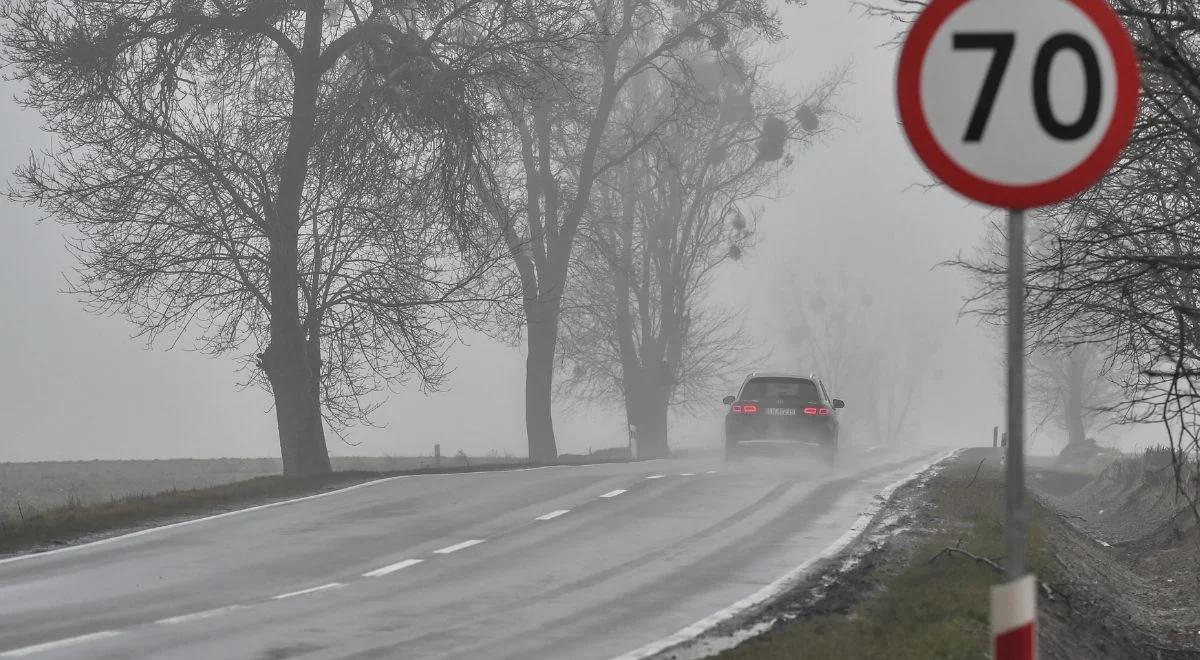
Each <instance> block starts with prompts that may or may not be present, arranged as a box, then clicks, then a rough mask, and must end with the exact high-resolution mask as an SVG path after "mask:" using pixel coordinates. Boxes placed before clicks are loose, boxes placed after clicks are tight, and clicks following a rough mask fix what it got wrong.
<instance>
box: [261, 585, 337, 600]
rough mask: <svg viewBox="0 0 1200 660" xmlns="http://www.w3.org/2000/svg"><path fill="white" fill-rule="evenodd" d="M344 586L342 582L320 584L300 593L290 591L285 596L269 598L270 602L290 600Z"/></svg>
mask: <svg viewBox="0 0 1200 660" xmlns="http://www.w3.org/2000/svg"><path fill="white" fill-rule="evenodd" d="M344 586H346V585H345V584H344V583H342V582H330V583H329V584H322V585H321V586H319V587H311V588H308V589H301V590H300V591H291V592H288V593H286V594H279V595H278V596H271V600H283V599H284V598H291V597H292V596H304V595H306V594H312V593H316V592H318V591H325V590H326V589H337V588H338V587H344Z"/></svg>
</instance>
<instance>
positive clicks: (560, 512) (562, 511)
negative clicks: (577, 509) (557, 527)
mask: <svg viewBox="0 0 1200 660" xmlns="http://www.w3.org/2000/svg"><path fill="white" fill-rule="evenodd" d="M570 512H571V510H570V509H559V510H558V511H551V512H550V513H547V514H545V515H542V516H538V517H537V518H534V520H553V519H555V518H557V517H559V516H561V515H563V514H565V513H570Z"/></svg>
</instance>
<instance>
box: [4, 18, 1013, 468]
mask: <svg viewBox="0 0 1200 660" xmlns="http://www.w3.org/2000/svg"><path fill="white" fill-rule="evenodd" d="M780 11H781V15H782V17H783V19H784V22H785V29H786V32H787V34H788V35H789V38H788V39H787V41H786V42H785V43H783V44H781V45H780V49H781V51H782V52H783V53H786V54H787V57H786V60H785V62H784V63H783V64H782V65H781V66H780V67H779V70H778V74H777V75H778V78H779V80H780V81H781V82H783V83H785V84H789V85H792V86H795V87H803V86H804V85H806V84H809V83H811V82H814V81H816V80H817V79H819V78H820V77H822V76H823V75H824V74H826V73H827V72H828V71H829V70H830V69H832V68H833V67H836V66H838V65H841V64H844V63H849V64H851V67H852V68H851V74H850V77H851V80H850V84H849V85H848V86H847V87H846V88H845V90H844V92H843V94H842V95H841V97H840V98H839V100H838V105H839V107H840V109H842V110H843V111H844V112H846V113H847V114H848V115H850V117H851V121H849V122H846V123H845V124H844V125H843V127H842V129H841V130H840V131H838V132H837V133H836V134H835V135H833V136H831V138H830V139H829V140H828V141H827V142H826V143H825V144H822V145H820V146H818V147H816V148H814V149H812V150H810V151H808V152H806V153H804V154H801V155H800V157H799V160H798V162H797V164H796V167H795V168H794V171H793V172H792V174H791V175H790V176H791V177H792V181H791V184H790V185H791V188H792V192H791V194H790V195H788V196H787V197H786V198H784V199H782V200H779V201H778V202H773V203H771V204H770V205H769V206H768V207H767V209H766V213H765V215H764V217H763V219H762V222H761V224H760V226H759V229H760V232H761V236H762V241H761V244H760V245H759V246H758V247H757V248H756V249H755V250H754V251H753V252H752V253H751V254H750V255H749V256H748V258H747V259H745V260H744V261H742V262H740V263H736V264H731V265H730V266H729V267H728V268H727V269H726V270H725V271H724V272H723V273H722V277H721V283H720V290H719V291H718V292H717V294H718V298H719V300H720V301H723V302H725V303H730V302H733V303H744V304H745V305H746V307H747V310H748V314H749V320H750V321H751V323H752V324H756V325H757V326H758V327H760V328H762V329H763V330H764V331H766V330H768V329H769V328H770V325H771V323H772V320H771V319H772V316H771V313H772V304H773V303H772V300H773V298H774V297H775V295H776V293H777V292H778V288H779V287H781V286H784V285H786V283H787V282H789V281H790V282H794V283H795V285H796V286H801V287H803V286H805V285H806V284H807V283H808V282H810V281H811V280H810V279H809V278H812V277H814V276H815V274H816V273H818V272H821V271H825V272H828V273H834V272H838V271H846V272H852V273H855V274H856V276H857V277H859V278H860V279H861V280H863V281H865V282H868V283H869V286H870V287H871V289H872V293H873V295H875V296H876V297H879V298H880V299H887V300H889V301H893V300H894V301H896V302H897V305H896V306H897V307H898V308H901V309H906V310H909V311H908V312H907V313H911V314H913V315H919V316H920V318H921V319H922V320H923V321H924V322H925V323H926V324H928V325H929V326H930V327H933V328H935V329H936V330H935V336H936V337H937V339H938V342H937V344H936V346H937V349H936V350H935V351H934V352H933V354H930V355H923V356H920V360H919V361H918V362H919V363H920V364H927V365H929V367H930V368H931V369H936V370H939V371H940V372H941V374H942V377H941V383H940V386H939V388H938V389H937V390H936V391H932V392H929V393H927V394H926V395H925V396H924V398H923V399H922V403H921V409H920V411H919V417H920V422H921V425H920V429H921V434H920V435H921V437H920V439H921V440H928V441H932V442H937V443H939V444H941V443H944V444H958V445H961V444H969V443H977V442H983V441H984V440H990V430H991V426H992V425H993V424H996V423H999V422H1000V421H1001V411H1002V405H1001V404H1002V399H1001V398H1000V397H1001V390H1000V384H1001V382H1002V380H1001V374H1000V373H999V369H1000V368H1001V367H1000V365H1001V363H1000V360H999V353H998V348H999V345H998V343H997V341H996V340H995V338H994V337H992V336H991V335H990V334H988V333H986V332H984V331H982V330H980V329H979V328H977V327H976V326H975V324H974V322H973V321H962V322H959V321H958V320H957V319H956V313H957V310H958V307H959V305H960V300H961V297H962V295H963V293H964V292H965V291H966V289H967V284H966V282H965V280H964V278H963V277H962V275H961V274H959V273H956V272H953V271H950V270H947V269H934V270H931V267H932V266H933V265H934V264H936V263H937V262H939V261H941V260H943V259H945V258H947V257H951V256H953V255H954V254H955V253H956V252H958V251H960V250H970V249H973V247H974V246H975V245H976V244H977V242H978V241H979V239H980V237H981V236H982V234H983V231H984V228H985V225H986V222H987V220H986V218H985V213H986V209H982V208H980V207H977V206H972V205H969V204H967V203H966V202H964V201H963V200H962V199H961V198H958V197H956V196H954V195H953V194H952V193H949V192H946V191H944V190H930V191H925V190H920V189H914V188H911V186H912V185H913V184H921V183H926V182H928V178H927V175H926V174H925V173H924V171H923V170H922V169H921V167H920V166H919V165H918V164H917V163H916V161H915V160H914V158H913V157H912V155H911V154H910V152H909V149H908V146H907V144H906V143H905V141H904V138H903V136H902V134H901V132H900V130H899V127H898V126H897V123H896V117H895V110H894V102H893V90H892V78H893V73H894V71H893V68H894V59H895V51H894V50H892V49H890V48H887V47H882V46H881V44H882V43H884V42H885V41H886V40H887V39H888V38H889V37H890V36H892V33H893V30H894V27H893V26H892V25H890V24H889V23H887V22H885V21H882V20H878V19H867V18H863V17H860V16H859V15H858V14H857V13H855V12H853V11H852V10H848V9H847V3H845V2H843V1H842V0H836V1H831V0H824V1H819V2H814V3H811V4H810V5H809V6H806V7H798V6H795V5H786V6H783V7H782V8H781V10H780ZM16 91H17V90H16V89H15V88H14V87H13V86H12V85H7V86H5V87H4V93H3V98H2V99H0V121H2V122H3V126H4V128H5V130H4V137H3V138H0V139H3V141H4V147H5V148H4V149H3V152H2V156H0V172H3V173H4V175H5V176H6V177H7V175H8V173H10V172H11V171H12V169H13V167H14V166H15V165H17V164H18V163H19V162H20V161H21V160H23V159H24V158H25V157H26V156H27V154H28V152H29V150H30V149H31V148H35V147H37V146H38V145H44V144H47V143H48V140H49V139H50V138H49V136H47V135H45V134H43V133H40V131H39V130H38V120H37V118H36V117H34V116H31V115H29V114H27V113H23V112H21V111H20V110H19V109H18V108H17V107H16V105H15V104H14V103H13V102H12V101H11V97H12V95H13V94H14V93H15V92H16ZM0 205H3V219H4V227H5V229H6V240H4V241H2V242H0V252H2V256H0V286H2V289H0V290H2V291H3V294H4V306H3V313H2V315H0V364H2V365H3V370H2V373H3V376H2V380H0V429H3V431H0V433H2V434H3V435H2V436H0V461H32V460H65V459H89V458H167V457H183V456H189V457H217V456H274V455H278V451H279V449H278V443H277V438H276V435H275V425H274V414H273V413H272V412H271V410H270V401H269V397H268V396H267V394H266V393H264V392H262V391H260V390H257V389H250V390H239V389H238V388H237V387H236V384H237V383H238V382H239V380H240V379H239V374H237V373H236V371H235V367H236V363H235V362H234V360H233V359H231V358H209V357H206V356H203V355H200V354H198V353H194V352H189V351H187V350H184V349H180V348H177V349H175V350H170V351H167V350H164V347H157V348H154V349H152V350H146V347H145V345H144V343H142V342H140V341H139V340H137V339H131V338H130V335H131V334H132V333H133V332H134V328H133V327H132V326H131V325H130V324H128V323H127V322H126V321H125V320H123V319H121V318H99V317H95V316H91V315H89V314H88V313H86V312H85V311H84V310H83V308H82V307H81V305H80V304H79V303H78V301H76V300H75V299H73V297H71V296H68V295H64V294H61V293H58V291H59V290H60V289H61V288H62V286H63V276H62V273H64V272H66V271H68V270H69V269H70V268H71V261H70V259H69V257H68V255H67V254H66V251H65V250H64V248H63V246H62V232H61V230H60V228H59V227H57V226H56V225H54V224H52V223H42V224H38V223H37V222H36V220H37V217H38V213H37V211H36V209H27V208H21V207H19V206H15V205H13V204H11V203H9V202H8V201H7V200H0ZM781 283H783V284H781ZM888 340H889V336H888V329H887V327H886V326H884V327H880V328H879V336H878V341H880V342H884V343H885V344H886V342H888ZM451 359H452V361H453V363H454V365H455V366H456V368H457V371H456V372H455V374H454V376H453V377H452V379H451V381H450V388H451V389H450V391H447V392H443V393H438V394H433V395H428V396H426V395H424V394H421V393H419V392H417V391H416V389H415V388H413V389H412V390H411V391H405V392H401V393H399V394H397V395H394V396H393V397H392V398H391V399H390V401H389V402H388V403H387V404H386V405H385V406H384V407H383V408H382V409H381V411H380V413H379V414H378V416H377V420H376V421H377V422H378V423H379V424H380V425H381V426H382V428H357V429H352V430H351V432H350V434H349V438H348V439H349V440H350V441H351V442H353V443H354V444H353V445H350V444H346V443H344V442H343V441H341V440H339V439H338V438H336V437H334V436H331V437H330V449H331V451H332V452H333V453H334V454H335V455H347V454H368V455H381V454H391V455H404V454H409V455H411V454H427V453H429V452H430V451H431V447H432V445H433V443H434V442H440V443H442V448H443V451H444V452H448V453H453V452H455V451H457V450H458V449H463V450H465V451H467V452H468V453H471V454H481V453H487V452H489V451H492V450H496V451H499V452H501V453H504V452H511V453H512V454H515V455H523V454H524V453H525V434H524V419H523V408H522V395H523V377H524V374H523V361H524V358H523V356H522V353H521V350H520V349H519V348H517V347H511V346H505V345H499V344H496V343H494V342H490V341H487V340H484V339H479V340H477V341H470V342H469V343H468V345H463V346H459V347H456V348H455V350H454V351H453V352H452V354H451ZM765 366H770V365H765ZM879 377H880V378H892V377H897V376H896V375H895V374H888V373H880V374H879ZM850 404H851V405H854V402H850ZM722 414H723V409H722V408H721V406H720V402H719V401H714V402H712V406H711V408H710V410H709V411H708V413H707V414H706V415H702V416H700V417H699V418H697V419H692V420H690V421H689V422H688V423H686V424H680V425H679V426H678V427H677V428H676V430H675V431H674V432H673V435H672V440H673V442H674V443H675V444H677V445H689V444H691V445H694V444H700V443H704V442H711V441H712V440H713V439H714V438H716V437H718V436H717V433H718V432H719V428H720V426H719V425H720V417H721V415H722ZM556 428H557V431H558V437H559V446H560V451H563V452H577V451H586V450H587V449H588V448H589V447H593V448H598V447H605V446H613V445H622V444H624V443H625V442H626V435H625V431H624V427H623V423H622V418H621V415H619V414H617V413H616V412H615V411H609V412H602V413H589V414H579V413H577V414H573V415H568V414H559V415H558V417H557V419H556Z"/></svg>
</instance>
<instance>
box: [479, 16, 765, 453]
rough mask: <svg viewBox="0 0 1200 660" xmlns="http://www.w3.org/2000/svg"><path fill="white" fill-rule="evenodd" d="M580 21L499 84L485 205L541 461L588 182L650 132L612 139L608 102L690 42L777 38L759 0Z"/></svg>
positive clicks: (550, 430)
mask: <svg viewBox="0 0 1200 660" xmlns="http://www.w3.org/2000/svg"><path fill="white" fill-rule="evenodd" d="M580 21H581V23H582V24H583V25H582V26H581V28H580V30H581V32H587V33H588V34H590V35H593V36H592V37H589V38H584V39H582V40H580V41H578V42H576V43H574V44H572V46H571V47H565V46H563V47H558V48H555V49H553V53H554V55H555V57H556V59H557V60H558V61H559V62H561V63H562V65H561V71H562V73H561V75H557V76H555V77H553V78H550V79H546V78H545V77H543V76H540V75H539V76H537V77H532V78H531V82H530V84H527V85H525V86H523V87H522V88H521V89H506V90H502V93H501V94H500V97H501V100H502V104H503V107H504V108H505V110H506V112H507V114H508V118H509V120H510V122H511V134H510V140H509V142H508V143H507V145H506V146H507V148H502V149H499V150H498V153H499V154H508V155H509V161H508V163H507V165H503V164H498V165H497V166H496V167H495V169H494V171H493V172H492V175H493V177H494V179H495V180H496V181H497V182H498V183H499V184H500V187H501V188H503V189H504V190H505V191H506V193H505V194H503V195H498V196H497V197H496V198H495V199H492V200H490V201H489V204H488V207H489V209H490V210H491V211H492V213H493V215H494V216H495V217H496V218H497V220H498V221H499V223H500V225H501V226H502V227H503V228H504V230H505V236H506V238H507V240H508V243H509V248H510V252H511V255H512V259H513V265H514V268H515V270H516V272H517V274H518V276H519V279H520V282H521V287H522V295H523V298H524V317H525V327H524V332H525V340H526V342H525V343H526V348H527V359H526V376H525V422H526V427H527V431H528V435H529V454H530V457H531V458H532V459H534V460H537V461H543V462H552V461H554V460H556V458H557V444H556V440H555V436H554V424H553V419H552V413H551V397H552V391H553V382H554V368H555V354H556V350H557V346H558V336H559V324H560V314H561V312H562V306H563V295H564V292H565V290H566V288H565V287H566V283H567V278H568V273H569V271H570V266H571V263H572V259H573V252H574V250H575V247H576V242H577V239H578V237H579V235H580V232H581V229H582V228H583V225H584V223H585V221H586V219H587V216H588V212H589V209H590V208H591V204H592V203H593V199H592V197H593V189H594V187H595V186H596V185H597V181H598V180H599V179H600V178H601V177H602V176H603V175H604V173H605V172H607V171H608V170H610V169H612V168H614V167H616V166H619V165H620V164H621V163H622V162H624V161H625V160H626V159H627V158H629V157H630V156H631V155H633V154H634V153H636V152H637V151H638V150H639V149H640V148H641V147H642V146H644V145H645V144H647V143H648V142H649V140H650V139H651V137H652V136H653V135H655V132H654V131H648V132H646V133H644V134H643V136H642V138H641V139H639V140H634V141H633V142H632V143H630V141H628V140H622V139H614V133H616V132H618V131H619V129H615V128H614V127H613V124H612V121H611V120H612V118H613V113H614V109H615V108H617V107H618V105H619V104H620V103H621V102H622V98H623V97H625V96H627V95H628V94H630V93H631V85H632V84H633V81H634V80H635V79H637V78H638V77H639V76H641V75H642V74H644V73H647V72H653V71H661V70H664V69H666V68H670V67H668V63H669V62H673V61H676V60H678V59H679V58H680V57H681V54H682V52H683V51H684V49H686V47H687V46H688V45H689V44H692V43H694V42H700V41H706V40H717V41H720V40H722V39H726V38H727V36H723V35H728V34H729V33H730V32H731V31H733V30H744V31H747V32H750V33H753V34H756V35H757V36H758V37H759V38H760V39H767V40H773V39H776V38H778V37H779V36H780V32H779V27H778V22H777V19H776V17H775V16H774V15H773V13H772V12H771V11H770V10H769V9H768V8H767V6H766V4H765V3H764V2H762V0H692V1H689V2H685V3H672V2H664V1H662V0H622V1H620V2H618V1H616V0H602V1H601V2H597V3H592V4H590V5H588V6H587V7H586V9H585V10H584V12H583V14H582V15H581V17H580ZM533 25H534V26H535V27H536V26H537V25H538V24H537V23H536V22H534V23H533ZM675 70H679V69H678V68H676V69H675ZM618 137H619V135H618Z"/></svg>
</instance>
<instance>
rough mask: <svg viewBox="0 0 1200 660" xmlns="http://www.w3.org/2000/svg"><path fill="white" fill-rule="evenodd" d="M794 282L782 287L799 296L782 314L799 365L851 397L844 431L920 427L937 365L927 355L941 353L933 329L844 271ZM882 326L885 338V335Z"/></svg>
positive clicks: (884, 436)
mask: <svg viewBox="0 0 1200 660" xmlns="http://www.w3.org/2000/svg"><path fill="white" fill-rule="evenodd" d="M788 277H789V278H791V277H792V276H791V275H790V274H789V275H788ZM789 285H790V286H788V287H781V289H784V290H791V291H794V292H795V295H794V297H793V298H792V300H791V301H790V302H789V303H787V304H786V305H784V306H783V307H782V308H781V309H780V310H779V313H780V315H781V316H780V320H781V321H782V322H783V325H784V328H783V331H784V336H785V337H786V338H787V340H788V348H787V351H786V353H787V356H788V357H789V358H790V359H791V360H792V361H793V363H794V364H795V368H796V369H798V370H800V371H802V372H812V373H815V374H817V375H819V376H820V377H821V378H822V379H823V380H824V381H825V382H826V383H827V385H828V386H829V388H830V389H831V390H832V392H833V394H835V395H836V396H838V397H840V398H844V399H846V401H847V410H846V419H845V422H844V426H843V433H844V434H845V437H849V438H855V437H861V436H863V435H866V434H870V435H871V436H872V437H874V438H875V440H874V442H880V443H886V444H895V443H899V442H901V441H902V440H903V439H904V438H905V437H906V436H907V435H909V434H911V433H912V432H913V431H914V430H915V421H914V418H913V413H914V410H915V407H916V405H917V404H918V402H919V400H920V396H921V392H922V389H923V388H924V387H925V385H926V383H927V381H928V379H929V378H930V377H931V376H932V375H933V374H934V372H935V371H936V365H931V364H929V361H928V356H929V355H933V354H935V352H936V351H935V350H934V349H935V347H936V344H937V334H936V332H935V331H934V329H933V328H931V327H929V326H927V325H924V324H921V325H917V324H914V321H916V320H917V319H916V318H915V317H913V315H911V314H906V313H905V310H904V309H903V307H900V306H897V305H896V301H894V300H888V299H883V298H881V297H879V296H876V295H872V294H871V293H870V290H869V289H868V288H867V287H866V286H865V285H864V284H863V283H862V282H861V281H859V280H858V279H857V278H856V277H855V276H853V275H851V274H850V273H847V272H845V271H837V272H834V273H832V274H828V273H817V274H816V275H815V276H814V277H813V279H812V280H811V281H810V282H807V283H805V284H804V285H803V286H796V285H795V284H794V283H792V282H791V280H790V279H789ZM881 333H884V334H886V336H887V337H888V341H886V342H881V341H880V338H879V337H880V334H881ZM880 374H887V377H880Z"/></svg>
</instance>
